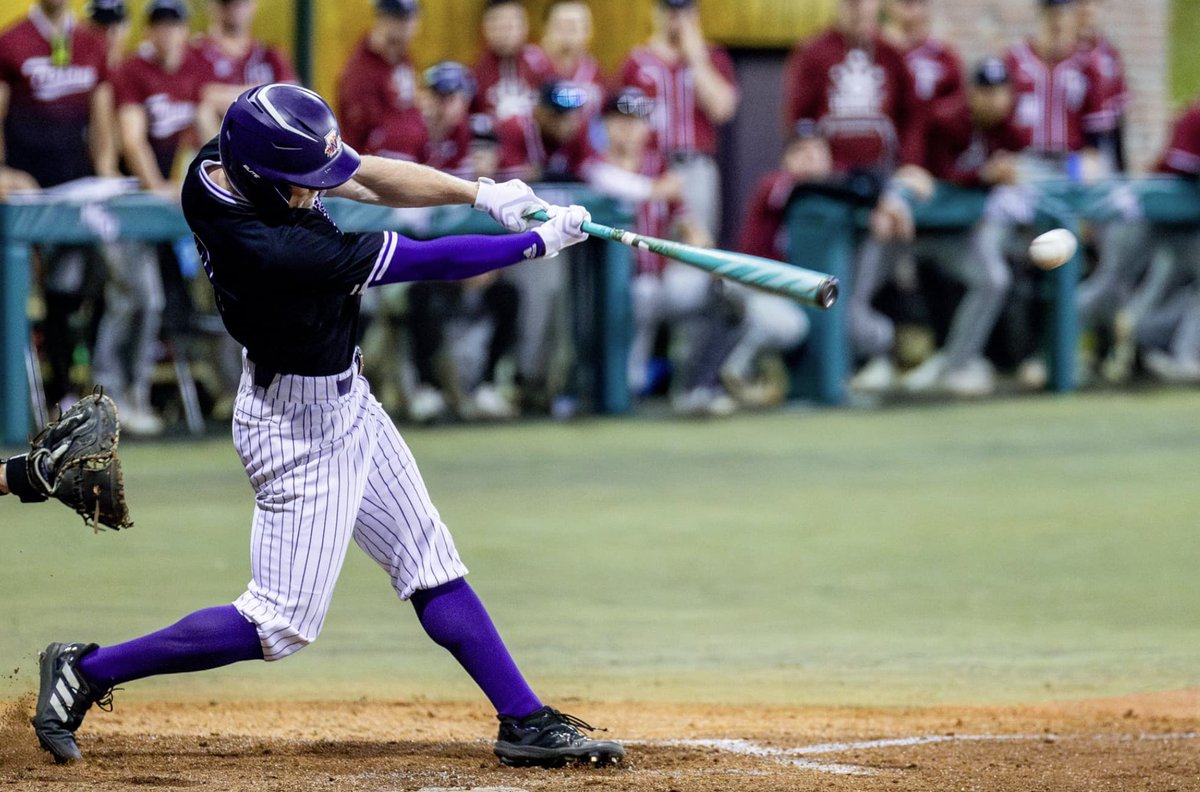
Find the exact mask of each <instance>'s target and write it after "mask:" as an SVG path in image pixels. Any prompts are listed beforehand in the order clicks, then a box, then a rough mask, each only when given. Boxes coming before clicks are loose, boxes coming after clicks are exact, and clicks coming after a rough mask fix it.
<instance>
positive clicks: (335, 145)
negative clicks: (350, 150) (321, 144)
mask: <svg viewBox="0 0 1200 792" xmlns="http://www.w3.org/2000/svg"><path fill="white" fill-rule="evenodd" d="M341 148H342V136H341V135H339V134H338V131H337V129H331V130H329V134H328V135H326V136H325V156H326V157H330V158H332V157H333V155H334V154H337V153H338V151H340V150H341Z"/></svg>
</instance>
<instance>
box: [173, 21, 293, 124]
mask: <svg viewBox="0 0 1200 792" xmlns="http://www.w3.org/2000/svg"><path fill="white" fill-rule="evenodd" d="M257 10H258V2H257V0H208V33H207V34H206V35H203V36H200V37H199V38H198V39H197V40H196V41H195V43H194V44H193V48H194V50H195V51H196V53H197V54H198V55H199V57H200V59H201V63H202V64H203V65H204V68H205V72H206V74H205V80H204V82H205V83H206V87H205V89H204V93H203V94H202V95H201V104H200V107H199V108H198V111H197V112H198V115H197V117H198V123H199V129H200V135H201V137H202V138H203V139H205V140H208V139H209V138H212V137H215V136H216V134H217V131H218V130H219V129H220V128H221V118H222V117H223V116H224V115H225V110H226V109H227V108H228V107H229V105H231V104H233V100H234V99H236V98H237V97H238V94H240V93H242V92H243V91H245V90H246V89H247V88H249V87H251V86H254V85H262V84H263V83H272V82H296V72H295V70H294V69H293V68H292V64H291V61H290V60H288V57H287V55H285V54H284V53H283V52H281V51H280V50H278V49H276V48H275V47H272V46H269V45H267V44H264V43H262V42H261V41H258V40H256V39H255V38H254V33H253V29H252V28H253V25H254V15H255V13H256V12H257Z"/></svg>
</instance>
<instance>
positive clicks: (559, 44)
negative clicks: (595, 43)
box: [541, 0, 604, 119]
mask: <svg viewBox="0 0 1200 792" xmlns="http://www.w3.org/2000/svg"><path fill="white" fill-rule="evenodd" d="M541 43H542V51H543V52H544V53H545V54H546V58H547V61H548V63H549V66H550V69H549V71H548V72H547V73H546V74H545V75H543V77H542V79H543V81H545V80H550V79H562V80H570V81H571V82H573V83H575V84H576V85H578V86H581V87H582V88H584V89H585V90H586V91H587V92H588V98H587V104H585V105H584V107H583V112H584V116H585V117H586V118H588V119H590V118H592V117H593V116H595V115H596V114H597V113H599V112H600V106H601V105H602V104H603V102H604V74H603V73H602V72H601V70H600V64H599V63H598V62H597V61H596V58H595V57H594V56H593V55H592V53H591V46H592V9H591V8H589V7H588V4H587V3H586V2H584V1H583V0H554V2H552V3H551V4H550V5H549V6H547V8H546V23H545V28H544V30H543V32H542V42H541Z"/></svg>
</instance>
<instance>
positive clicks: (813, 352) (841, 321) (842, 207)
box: [787, 177, 1200, 405]
mask: <svg viewBox="0 0 1200 792" xmlns="http://www.w3.org/2000/svg"><path fill="white" fill-rule="evenodd" d="M1039 187H1040V200H1039V202H1038V206H1037V216H1036V218H1035V221H1034V226H1035V228H1037V229H1039V230H1049V229H1051V228H1055V227H1061V228H1068V229H1071V230H1072V231H1076V232H1077V231H1078V230H1079V225H1080V222H1081V221H1084V220H1087V221H1093V222H1105V221H1110V220H1118V219H1119V218H1118V213H1117V210H1116V205H1117V203H1118V201H1117V200H1114V198H1115V196H1117V195H1120V196H1121V197H1122V198H1124V199H1126V200H1127V201H1134V202H1136V204H1137V206H1139V207H1140V211H1141V214H1142V216H1143V217H1144V218H1145V219H1146V220H1148V221H1150V222H1152V223H1155V224H1159V225H1165V226H1175V227H1178V226H1185V227H1193V228H1196V229H1197V230H1198V231H1200V185H1198V184H1197V182H1195V181H1190V180H1185V179H1177V178H1171V177H1161V178H1146V179H1130V180H1110V181H1105V182H1102V183H1096V184H1092V185H1087V184H1080V183H1078V182H1072V181H1068V180H1061V181H1060V180H1053V181H1046V182H1042V183H1039ZM985 199H986V194H985V193H984V192H983V191H981V190H970V189H965V188H961V187H956V186H954V185H950V184H939V185H938V186H937V189H936V191H935V193H934V195H933V197H932V198H930V200H928V201H925V202H923V203H915V204H914V205H913V215H914V219H915V220H916V224H917V229H918V233H920V230H921V229H926V230H939V231H946V230H953V229H963V230H966V229H969V228H970V227H971V226H973V225H974V224H975V223H976V222H978V221H979V218H980V217H981V215H982V212H983V207H984V202H985ZM787 217H788V233H789V236H790V243H791V244H790V250H791V263H793V264H795V265H797V266H802V267H808V268H810V269H815V270H821V271H823V272H828V273H830V274H832V275H835V276H837V278H838V279H839V280H840V281H841V295H842V296H841V299H840V300H839V302H838V304H837V305H836V306H834V308H833V309H832V310H829V311H819V310H816V309H812V308H810V309H807V310H808V311H809V316H810V318H811V319H812V321H813V329H812V335H811V336H810V339H809V345H808V349H807V351H806V353H805V355H804V357H803V359H802V360H801V362H800V363H799V365H798V366H797V368H796V370H795V371H794V372H793V391H794V393H795V394H796V395H798V396H800V397H801V398H805V399H810V400H813V401H816V402H818V403H821V404H828V405H839V404H844V403H845V402H846V382H847V380H848V379H849V373H850V367H851V365H852V362H853V361H852V355H853V350H852V349H851V348H850V342H849V338H848V335H847V330H846V315H845V312H846V306H847V304H848V302H849V297H850V293H851V291H852V290H853V271H852V269H853V268H852V263H853V257H854V251H855V248H856V246H857V243H858V240H859V239H860V238H861V236H862V234H864V233H865V231H864V230H863V229H864V228H865V212H864V211H863V210H861V209H856V208H855V207H853V206H852V205H850V204H849V203H847V202H845V201H840V200H837V199H834V198H829V197H827V196H823V195H808V196H801V197H799V198H798V199H796V200H795V201H793V202H792V204H791V206H790V207H789V208H788V215H787ZM1082 269H1083V268H1082V252H1077V253H1076V254H1075V256H1074V257H1073V258H1072V259H1071V260H1070V261H1068V262H1067V263H1066V264H1064V265H1063V266H1061V267H1059V268H1058V269H1056V270H1053V271H1051V272H1049V273H1047V274H1046V276H1045V279H1044V286H1045V289H1046V293H1045V294H1044V295H1042V296H1043V297H1044V298H1045V299H1046V300H1048V301H1049V303H1050V325H1049V328H1048V330H1047V337H1046V356H1047V362H1048V366H1049V369H1050V378H1049V382H1048V383H1047V389H1048V390H1050V391H1053V392H1058V393H1063V392H1066V391H1070V390H1072V389H1074V387H1075V381H1074V380H1075V355H1076V347H1077V344H1078V339H1079V326H1078V320H1077V316H1076V311H1075V286H1076V284H1077V283H1078V281H1079V278H1080V275H1081V273H1082Z"/></svg>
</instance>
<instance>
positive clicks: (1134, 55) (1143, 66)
mask: <svg viewBox="0 0 1200 792" xmlns="http://www.w3.org/2000/svg"><path fill="white" fill-rule="evenodd" d="M1169 5H1170V4H1169V2H1168V0H1108V2H1107V3H1106V4H1105V7H1104V12H1103V13H1104V16H1103V19H1104V29H1105V31H1106V33H1107V34H1108V36H1109V38H1111V39H1112V40H1113V41H1114V42H1116V44H1117V46H1118V47H1119V48H1120V50H1121V54H1122V55H1123V56H1124V58H1125V68H1126V71H1127V74H1128V81H1129V90H1130V94H1131V100H1132V104H1131V105H1130V108H1129V113H1128V120H1127V122H1126V143H1125V148H1126V156H1127V158H1128V161H1129V163H1130V166H1131V167H1132V168H1133V169H1135V170H1140V169H1143V168H1145V167H1146V166H1147V165H1150V164H1152V163H1153V161H1154V159H1155V158H1156V157H1157V156H1158V153H1159V151H1160V150H1161V148H1162V144H1163V140H1164V139H1165V137H1166V134H1167V131H1168V129H1169V126H1170V123H1171V118H1172V115H1173V113H1172V109H1171V107H1170V105H1169V102H1168V85H1169V79H1168V78H1169V74H1168V41H1169V36H1168V31H1167V25H1168V18H1169ZM933 9H934V13H935V16H936V17H938V18H937V23H936V26H935V29H936V31H937V33H938V34H939V35H941V36H943V37H945V38H946V39H948V40H950V41H952V42H954V43H955V44H957V46H958V47H959V49H960V51H961V52H962V55H963V58H964V59H965V60H966V61H967V63H968V66H969V64H971V63H972V62H974V61H975V60H976V59H978V58H979V57H981V56H983V55H986V54H990V53H996V54H999V53H1000V52H1001V51H1003V49H1004V48H1005V47H1006V46H1007V45H1008V44H1009V43H1010V42H1012V41H1013V40H1015V39H1017V38H1019V37H1022V36H1025V35H1028V34H1030V33H1031V32H1032V31H1033V29H1034V24H1035V9H1036V2H1035V0H934V2H933Z"/></svg>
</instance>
